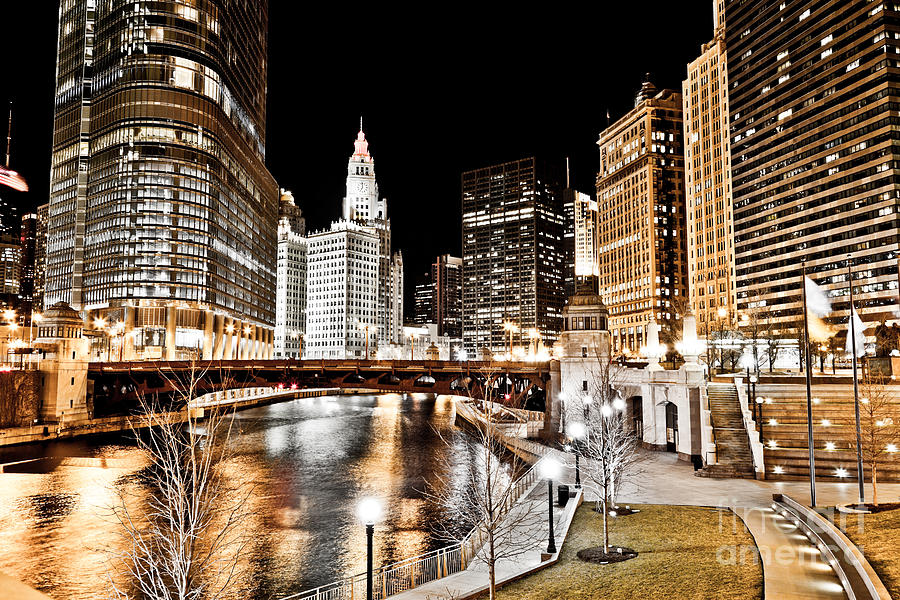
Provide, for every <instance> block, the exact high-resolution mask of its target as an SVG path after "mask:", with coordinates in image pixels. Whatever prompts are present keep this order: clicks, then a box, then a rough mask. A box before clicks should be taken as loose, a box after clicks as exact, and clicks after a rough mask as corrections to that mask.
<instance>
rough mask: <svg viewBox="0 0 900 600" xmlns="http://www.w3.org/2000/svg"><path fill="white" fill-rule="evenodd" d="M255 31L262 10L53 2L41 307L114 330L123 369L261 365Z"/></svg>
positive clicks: (264, 317) (269, 303) (102, 0)
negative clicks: (138, 364)
mask: <svg viewBox="0 0 900 600" xmlns="http://www.w3.org/2000/svg"><path fill="white" fill-rule="evenodd" d="M267 26H268V2H267V1H266V0H243V1H241V2H234V3H230V4H228V5H227V9H226V6H225V3H223V2H219V1H206V2H195V1H186V2H178V3H175V2H150V3H148V2H143V3H137V2H126V1H124V0H62V2H60V8H59V41H58V56H57V80H56V94H55V98H54V101H55V117H54V131H53V150H52V157H51V175H50V180H51V183H50V203H49V204H50V206H49V216H48V229H49V239H48V243H47V254H46V264H47V266H46V291H45V304H47V305H51V304H54V303H57V302H60V301H63V302H67V303H69V304H70V305H71V306H72V307H73V308H75V309H76V310H78V311H81V313H82V315H83V317H84V318H85V322H86V323H88V324H93V323H107V324H112V323H115V322H121V323H122V324H123V326H124V351H123V357H124V358H125V359H126V360H128V359H138V360H139V359H154V358H165V359H177V358H192V357H202V358H224V357H229V358H231V357H234V358H246V357H268V356H270V355H271V352H272V341H273V340H272V338H273V335H272V328H273V326H274V323H275V263H276V246H277V242H276V235H277V228H276V222H277V205H278V188H277V186H276V184H275V181H274V180H273V179H272V176H271V175H270V174H269V172H268V170H267V169H266V167H265V163H264V161H265V125H266V123H265V117H266V77H267V66H266V64H267V63H266V52H267ZM229 332H230V333H229Z"/></svg>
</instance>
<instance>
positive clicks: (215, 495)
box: [109, 366, 250, 600]
mask: <svg viewBox="0 0 900 600" xmlns="http://www.w3.org/2000/svg"><path fill="white" fill-rule="evenodd" d="M205 375H206V372H205V370H202V369H199V368H197V367H196V366H195V367H194V368H192V369H191V370H190V372H189V374H188V375H187V376H186V377H185V378H183V379H179V380H170V381H169V384H170V385H171V386H172V387H173V388H174V389H175V390H176V391H175V397H176V401H175V402H174V403H170V404H169V405H165V404H163V403H162V402H160V401H159V399H158V398H155V397H154V398H152V399H148V398H144V397H141V398H140V411H141V412H140V415H139V417H138V418H139V419H140V426H138V427H135V429H134V432H135V438H136V439H137V444H138V447H139V448H140V449H142V450H143V451H144V453H145V454H146V455H147V458H148V459H149V466H148V467H147V468H146V469H145V471H144V475H145V476H146V482H147V483H148V486H149V488H150V489H149V499H148V500H147V501H146V502H145V503H144V504H145V508H144V510H143V511H139V510H138V509H137V508H134V506H135V505H136V503H133V502H129V501H128V500H129V499H128V498H127V497H126V495H127V494H128V492H126V491H120V492H118V494H119V500H120V501H119V503H118V505H117V506H114V507H113V508H112V513H113V515H114V517H115V519H116V520H117V521H118V522H119V523H120V525H121V529H122V535H123V537H124V538H125V544H124V547H125V550H124V551H122V552H121V553H119V554H116V555H114V556H113V559H114V562H115V563H117V564H116V565H115V567H116V568H117V569H118V570H119V571H121V572H124V574H125V575H126V576H127V577H128V578H129V579H130V584H131V587H133V589H134V591H133V592H131V593H128V592H126V591H125V590H124V589H122V586H121V585H120V584H118V583H116V582H114V577H113V575H112V574H110V576H109V579H110V583H111V588H112V590H111V591H112V594H111V597H113V598H142V599H146V600H201V599H202V600H216V599H218V598H224V597H226V596H230V595H232V594H233V593H234V590H232V589H229V588H230V586H231V585H232V584H233V583H234V582H235V581H236V579H237V565H238V557H239V555H240V552H241V550H242V548H243V547H244V545H245V544H246V541H247V539H246V538H245V537H244V536H243V535H241V534H240V532H239V529H238V523H239V522H240V520H241V518H242V517H244V515H245V510H244V507H245V505H246V501H247V499H248V496H249V494H250V488H249V486H240V485H238V486H233V485H231V484H230V483H229V482H228V481H227V479H226V478H225V475H224V473H223V471H222V468H221V466H222V464H223V463H224V462H225V461H226V460H227V459H228V458H229V456H230V454H229V452H230V450H229V442H230V440H231V434H232V425H233V413H229V412H227V410H226V409H224V408H222V407H215V406H214V407H211V408H206V409H205V410H206V414H205V418H203V417H200V416H199V414H200V413H201V412H202V409H198V408H195V407H193V406H192V403H193V401H194V400H195V399H196V398H197V395H198V394H197V391H198V386H199V385H200V382H201V381H202V380H203V378H204V376H205ZM173 405H174V406H173ZM201 429H202V432H201ZM139 504H140V503H137V505H139Z"/></svg>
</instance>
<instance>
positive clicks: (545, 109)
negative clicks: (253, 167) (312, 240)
mask: <svg viewBox="0 0 900 600" xmlns="http://www.w3.org/2000/svg"><path fill="white" fill-rule="evenodd" d="M6 5H9V6H6ZM539 6H540V10H534V9H533V7H528V6H527V5H525V4H509V5H508V7H507V10H506V11H504V10H502V9H500V8H494V7H488V3H482V4H474V5H463V4H459V3H457V4H432V5H415V6H414V8H410V9H406V7H405V9H404V10H395V9H392V8H384V4H383V3H367V4H363V5H360V6H352V5H350V4H346V3H329V7H323V4H322V3H317V4H315V5H311V4H309V3H306V2H294V1H289V0H270V14H269V19H270V28H269V55H270V60H269V90H268V92H269V94H268V105H269V107H268V132H267V140H266V152H267V162H268V166H269V169H270V170H271V171H272V174H273V175H274V176H275V179H276V180H277V181H278V183H279V185H281V186H282V187H285V188H288V189H290V190H291V191H293V193H294V197H295V198H296V199H297V201H298V202H299V204H300V206H301V207H302V208H303V211H304V213H305V214H306V217H307V226H308V228H309V229H312V230H316V229H322V228H325V227H328V226H329V224H330V222H331V221H332V220H333V219H336V218H338V217H339V215H340V211H341V199H342V198H343V194H344V178H345V176H346V168H347V159H348V157H349V155H350V154H351V153H352V151H353V139H354V137H355V135H356V132H357V129H358V127H359V117H360V115H362V117H363V121H364V128H365V131H366V135H367V138H368V139H369V141H370V147H369V148H370V151H371V152H372V154H373V156H374V158H375V167H376V174H377V176H378V183H379V188H380V191H381V193H382V195H383V196H385V197H387V199H388V214H389V216H390V217H391V220H392V223H393V241H394V247H395V249H397V248H399V249H400V250H402V251H403V254H404V260H405V262H406V269H405V272H406V278H407V286H406V287H407V305H410V304H411V301H412V298H411V296H410V295H409V293H410V291H411V289H412V284H413V283H414V281H415V280H416V278H417V277H418V276H419V275H420V274H421V273H423V272H425V271H426V270H427V269H428V265H430V264H431V261H432V260H433V258H434V257H435V256H436V255H437V254H441V253H445V252H450V253H453V254H456V255H459V253H460V228H461V225H460V222H461V218H460V197H459V193H460V192H459V188H460V174H461V173H462V172H463V171H465V170H468V169H472V168H477V167H481V166H486V165H489V164H492V163H495V162H504V161H509V160H515V159H518V158H523V157H526V156H530V155H534V154H537V155H539V156H544V157H546V158H548V159H550V160H559V161H561V163H562V162H563V161H564V160H565V157H566V156H569V157H571V164H572V178H573V184H574V185H575V187H576V188H578V189H580V190H582V191H585V192H591V191H592V190H593V180H594V176H595V174H596V170H597V166H598V163H599V154H598V151H597V147H596V140H597V138H598V134H599V132H600V130H601V129H603V127H604V126H605V124H606V111H607V110H609V112H610V115H611V117H612V119H613V120H615V119H617V118H618V117H619V116H621V115H622V114H624V113H625V112H627V111H628V110H629V109H630V108H631V106H632V103H633V98H634V94H635V93H636V91H637V89H638V88H639V87H640V82H641V78H642V76H643V74H644V73H645V72H649V73H650V74H651V79H652V81H653V82H654V83H655V84H656V86H657V87H659V88H663V87H670V88H674V89H680V88H681V80H682V78H683V77H684V74H685V71H686V64H687V62H688V61H690V60H692V59H694V58H696V56H697V55H698V54H699V51H700V45H701V44H703V43H704V42H706V41H709V39H710V38H711V37H712V2H709V1H705V0H701V1H698V0H690V1H689V2H671V0H668V1H665V0H664V1H645V2H632V3H621V2H616V3H608V2H595V3H592V4H591V5H590V7H588V8H584V7H582V6H579V7H578V10H574V9H573V8H571V7H572V6H573V5H572V4H569V3H559V4H556V3H541V4H540V5H539ZM611 6H615V7H617V8H611ZM313 7H314V8H313ZM450 8H452V11H451V10H449V9H450ZM57 11H58V2H53V1H50V0H32V1H30V2H6V3H5V6H4V19H3V29H2V32H0V36H2V37H0V50H2V54H0V56H2V61H3V65H4V75H3V78H2V80H0V101H2V123H3V128H4V131H5V127H6V118H7V113H6V107H7V104H8V102H9V99H10V98H12V99H13V101H14V103H15V104H14V111H15V114H14V124H13V149H12V161H11V166H12V168H13V169H15V170H17V171H19V172H20V173H21V174H22V175H24V176H25V178H26V179H27V180H28V182H29V184H30V186H31V191H30V192H28V193H25V194H22V193H18V192H13V191H8V190H6V189H4V190H3V194H4V198H8V199H9V200H11V201H12V202H13V203H15V204H17V205H18V206H20V208H21V210H23V211H24V210H30V209H31V208H33V207H35V206H37V205H38V204H41V203H43V202H46V201H47V195H48V186H49V172H50V143H51V130H52V118H53V106H52V96H53V86H54V73H55V68H56V67H55V60H56V58H55V53H56V26H57ZM4 137H5V136H4ZM4 142H5V140H4ZM4 149H5V148H4Z"/></svg>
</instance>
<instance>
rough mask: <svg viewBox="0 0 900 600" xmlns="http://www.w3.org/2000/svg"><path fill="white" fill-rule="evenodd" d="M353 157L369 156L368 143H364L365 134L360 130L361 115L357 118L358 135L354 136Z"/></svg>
mask: <svg viewBox="0 0 900 600" xmlns="http://www.w3.org/2000/svg"><path fill="white" fill-rule="evenodd" d="M353 146H354V150H353V156H369V142H367V141H366V134H365V133H363V129H362V115H360V117H359V133H357V134H356V141H355V142H353Z"/></svg>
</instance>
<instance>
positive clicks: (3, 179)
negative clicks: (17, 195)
mask: <svg viewBox="0 0 900 600" xmlns="http://www.w3.org/2000/svg"><path fill="white" fill-rule="evenodd" d="M0 185H6V186H9V187H11V188H12V189H14V190H19V191H20V192H27V191H28V184H27V183H25V179H23V178H22V176H21V175H19V174H18V173H16V172H15V171H11V170H9V169H7V168H4V167H0Z"/></svg>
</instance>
